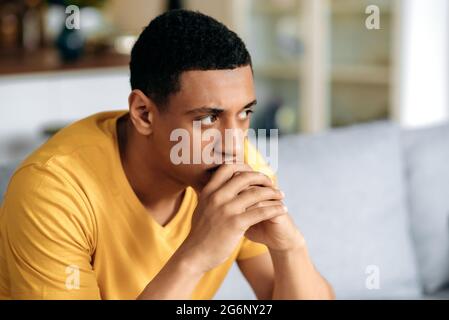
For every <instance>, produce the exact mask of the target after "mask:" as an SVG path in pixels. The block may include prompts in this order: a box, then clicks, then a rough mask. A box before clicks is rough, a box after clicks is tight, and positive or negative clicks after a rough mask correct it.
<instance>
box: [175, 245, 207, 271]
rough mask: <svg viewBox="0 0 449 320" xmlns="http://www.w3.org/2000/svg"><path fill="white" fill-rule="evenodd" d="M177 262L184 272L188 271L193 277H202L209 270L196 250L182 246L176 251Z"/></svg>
mask: <svg viewBox="0 0 449 320" xmlns="http://www.w3.org/2000/svg"><path fill="white" fill-rule="evenodd" d="M174 259H175V260H176V264H177V265H178V266H179V267H180V269H181V270H182V271H183V272H187V273H188V274H189V275H190V276H191V277H202V276H203V275H204V274H205V273H206V271H207V270H205V268H204V267H203V266H202V264H201V259H200V257H199V256H198V255H197V254H195V251H194V250H188V249H187V248H183V247H182V246H181V247H180V248H179V249H178V250H177V251H176V252H175V254H174Z"/></svg>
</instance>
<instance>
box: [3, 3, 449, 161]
mask: <svg viewBox="0 0 449 320" xmlns="http://www.w3.org/2000/svg"><path fill="white" fill-rule="evenodd" d="M71 4H75V5H77V6H78V7H79V8H80V17H81V18H80V26H81V28H80V29H79V30H76V29H75V30H70V29H67V28H65V21H66V18H67V17H69V16H70V14H71V13H72V12H70V11H69V12H67V13H66V8H67V7H68V6H69V5H71ZM369 5H375V6H377V8H378V9H379V18H380V20H379V27H380V28H379V29H369V28H368V27H367V25H366V21H367V19H369V17H370V15H371V13H373V12H372V11H366V10H367V7H368V6H369ZM181 7H183V8H188V9H193V10H199V11H202V12H204V13H207V14H209V15H211V16H213V17H215V18H217V19H218V20H220V21H222V22H224V23H225V24H226V25H228V26H229V27H230V28H232V29H233V30H235V31H236V32H237V33H238V34H239V35H241V37H242V38H243V39H244V40H245V41H246V43H247V45H248V47H249V49H250V51H251V53H252V55H253V60H254V67H255V76H256V86H257V93H258V99H259V101H260V104H259V105H260V109H259V111H258V113H257V114H256V117H255V118H254V122H253V126H254V127H255V128H266V129H270V128H279V129H280V131H281V133H283V134H286V133H296V132H301V133H316V132H322V131H326V130H328V129H330V128H334V127H342V126H348V125H352V124H355V123H361V122H370V121H375V120H381V119H392V120H393V121H397V122H398V123H400V124H401V125H403V126H404V127H419V126H426V125H431V124H434V123H438V122H442V121H445V120H446V119H447V118H448V115H449V104H448V95H447V91H448V90H447V89H448V85H449V83H448V82H449V80H448V75H449V68H448V59H447V57H448V42H449V22H448V20H449V19H448V15H449V9H448V3H447V1H445V0H429V1H420V0H314V1H310V0H227V1H222V0H173V1H170V0H127V1H123V0H84V1H83V0H78V1H69V0H67V1H66V0H46V1H45V0H0V164H1V163H5V162H11V161H16V160H17V159H18V158H21V157H23V155H24V154H26V153H28V152H29V150H30V148H33V146H35V145H36V143H39V142H40V141H41V140H42V139H45V138H46V137H48V136H49V135H51V134H52V133H54V132H55V131H57V130H58V129H59V128H60V127H62V126H64V125H66V124H67V123H70V122H72V121H75V120H77V119H80V118H82V117H85V116H88V115H90V114H93V113H96V112H100V111H104V110H113V109H125V108H127V97H128V94H129V91H130V87H129V81H128V68H127V65H128V61H129V52H130V49H131V47H132V44H133V43H134V41H135V39H136V36H138V34H139V33H140V31H141V30H142V28H143V27H144V26H146V25H147V24H148V23H149V21H150V20H151V19H152V18H154V17H155V16H157V15H158V14H160V13H162V12H164V11H166V10H169V9H173V8H181Z"/></svg>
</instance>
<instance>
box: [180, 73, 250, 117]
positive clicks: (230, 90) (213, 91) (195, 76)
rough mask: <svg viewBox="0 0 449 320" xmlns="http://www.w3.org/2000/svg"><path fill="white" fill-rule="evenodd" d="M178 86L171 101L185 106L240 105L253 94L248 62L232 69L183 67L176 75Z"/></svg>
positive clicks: (246, 101)
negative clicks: (201, 69) (186, 68)
mask: <svg viewBox="0 0 449 320" xmlns="http://www.w3.org/2000/svg"><path fill="white" fill-rule="evenodd" d="M180 84H181V90H180V91H179V92H178V93H176V94H175V95H174V96H172V99H171V102H172V103H175V104H177V105H179V104H181V105H183V106H185V107H203V106H220V107H222V108H234V107H235V108H238V107H240V108H241V107H243V106H244V105H246V104H248V103H249V102H251V101H253V100H254V99H255V98H256V97H255V90H254V81H253V74H252V70H251V67H250V66H246V67H241V68H236V69H232V70H207V71H187V72H184V73H183V74H182V75H181V77H180Z"/></svg>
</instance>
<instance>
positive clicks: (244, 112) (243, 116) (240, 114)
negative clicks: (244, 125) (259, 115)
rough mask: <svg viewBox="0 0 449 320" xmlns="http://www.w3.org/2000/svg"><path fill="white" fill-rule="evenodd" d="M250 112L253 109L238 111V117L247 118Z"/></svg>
mask: <svg viewBox="0 0 449 320" xmlns="http://www.w3.org/2000/svg"><path fill="white" fill-rule="evenodd" d="M252 113H254V111H253V110H245V111H242V112H240V113H239V115H238V118H239V119H240V120H246V119H248V118H249V117H250V115H251V114H252Z"/></svg>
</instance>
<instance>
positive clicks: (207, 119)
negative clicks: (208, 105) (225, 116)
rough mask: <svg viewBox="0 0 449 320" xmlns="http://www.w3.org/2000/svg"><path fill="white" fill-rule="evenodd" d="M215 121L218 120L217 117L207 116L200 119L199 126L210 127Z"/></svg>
mask: <svg viewBox="0 0 449 320" xmlns="http://www.w3.org/2000/svg"><path fill="white" fill-rule="evenodd" d="M217 120H218V117H217V116H214V115H209V116H206V117H204V118H202V119H200V121H201V124H202V125H204V126H210V125H212V124H214V123H215V122H216V121H217Z"/></svg>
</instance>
